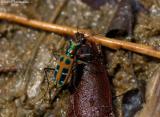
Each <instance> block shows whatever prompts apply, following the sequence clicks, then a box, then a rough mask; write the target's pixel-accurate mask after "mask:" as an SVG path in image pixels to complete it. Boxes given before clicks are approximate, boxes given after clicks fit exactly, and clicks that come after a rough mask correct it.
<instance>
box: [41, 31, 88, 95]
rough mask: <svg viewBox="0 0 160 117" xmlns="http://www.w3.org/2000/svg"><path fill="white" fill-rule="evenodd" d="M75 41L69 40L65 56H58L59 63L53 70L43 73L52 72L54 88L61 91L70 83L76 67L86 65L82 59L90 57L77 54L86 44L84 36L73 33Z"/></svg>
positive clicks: (47, 69) (49, 69) (48, 69)
mask: <svg viewBox="0 0 160 117" xmlns="http://www.w3.org/2000/svg"><path fill="white" fill-rule="evenodd" d="M75 39H76V40H75V41H77V42H74V41H73V40H69V46H68V47H67V49H66V51H65V54H63V55H61V56H60V59H59V62H58V63H57V65H56V67H55V68H44V71H45V73H46V72H47V71H51V70H52V71H54V72H53V73H54V74H53V76H52V80H53V83H54V86H55V88H56V89H58V90H61V89H62V88H63V87H64V86H66V85H68V84H70V83H71V79H72V77H73V74H74V73H73V72H74V71H75V68H76V65H77V64H86V63H87V61H83V60H84V58H88V57H90V56H91V55H90V54H87V53H86V54H82V53H81V54H79V53H78V50H79V49H80V48H81V47H82V46H84V45H85V42H86V39H85V37H84V34H81V33H79V32H77V33H75ZM82 59H83V60H82ZM58 93H59V92H58ZM58 93H57V94H58Z"/></svg>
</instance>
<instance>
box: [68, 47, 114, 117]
mask: <svg viewBox="0 0 160 117" xmlns="http://www.w3.org/2000/svg"><path fill="white" fill-rule="evenodd" d="M92 50H94V58H95V59H94V60H92V61H91V62H90V63H88V64H86V65H85V66H84V69H83V73H82V77H81V81H80V83H79V85H78V87H77V88H76V90H75V92H74V93H73V94H72V95H71V98H70V107H69V112H68V117H112V116H113V112H112V96H111V91H110V84H109V80H108V77H107V73H106V70H105V66H104V65H103V64H102V62H101V58H98V59H96V58H97V56H98V54H97V52H96V51H97V50H95V46H94V48H93V49H92ZM92 59H93V58H92Z"/></svg>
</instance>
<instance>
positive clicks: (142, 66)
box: [0, 0, 160, 117]
mask: <svg viewBox="0 0 160 117" xmlns="http://www.w3.org/2000/svg"><path fill="white" fill-rule="evenodd" d="M63 1H64V0H57V1H56V0H32V1H31V0H28V2H29V3H25V4H24V3H5V4H2V3H1V6H0V11H1V12H7V13H13V14H16V15H19V16H23V17H27V18H31V19H36V20H42V21H46V22H54V23H57V24H60V25H67V26H71V27H77V30H78V29H79V28H87V29H91V30H93V32H94V33H95V34H105V33H106V31H107V28H108V26H109V23H110V21H111V19H112V17H113V15H114V13H115V10H116V8H117V3H116V2H106V3H104V4H103V5H101V6H100V7H99V8H98V9H96V8H91V7H89V6H88V5H87V4H85V3H83V2H82V1H80V0H75V1H73V0H70V1H69V0H68V1H66V3H65V4H64V7H62V8H61V9H60V10H59V12H57V17H56V18H55V19H54V18H53V15H54V14H55V13H56V9H58V7H60V5H61V4H62V2H63ZM108 1H109V0H108ZM140 2H141V3H142V4H143V5H144V6H145V7H146V8H147V9H148V10H149V12H150V13H149V14H145V13H143V12H139V13H138V14H137V15H136V17H137V21H136V25H135V27H134V39H135V40H134V41H135V42H136V43H142V44H146V45H150V46H153V47H155V48H156V49H158V50H159V49H160V1H158V0H152V1H151V0H141V1H140ZM64 38H65V36H59V35H57V34H54V33H49V32H45V31H43V30H36V29H33V28H30V27H25V26H21V25H18V24H15V23H11V22H7V21H4V20H3V21H2V20H1V21H0V67H1V68H4V69H5V68H6V67H12V66H15V67H16V70H17V71H16V72H5V73H3V72H2V73H0V116H1V117H23V116H24V117H36V116H37V117H39V116H42V115H43V116H44V117H50V116H55V117H65V116H66V113H67V109H68V100H69V96H70V94H69V92H68V91H67V90H66V91H64V92H63V93H62V94H60V96H59V98H58V99H57V100H56V101H55V102H54V103H53V104H52V105H51V104H50V103H49V99H50V93H52V92H53V90H52V89H51V87H52V85H53V84H52V81H50V83H49V84H50V85H49V86H48V83H47V80H46V79H45V77H44V71H43V69H44V68H46V67H53V68H54V67H55V65H56V60H57V59H58V57H59V55H60V54H61V53H62V52H63V51H64V50H65V46H66V44H67V41H65V40H64ZM126 40H127V37H126ZM107 51H108V53H109V54H108V56H107V60H108V63H107V65H106V71H107V72H108V75H109V78H110V81H111V87H112V92H113V105H114V111H115V113H116V114H115V115H116V116H118V117H119V116H122V97H123V94H124V93H125V92H127V91H129V90H132V89H134V88H137V87H139V84H140V85H141V82H143V83H144V84H146V85H144V84H143V83H142V84H143V85H144V87H145V86H147V85H148V84H149V83H150V82H149V81H150V79H151V78H153V77H152V76H153V73H154V72H155V71H156V70H157V69H158V67H159V65H160V64H159V63H160V60H158V59H155V58H152V57H148V56H144V55H140V54H137V53H133V58H132V60H130V59H128V51H125V50H118V51H115V50H110V49H108V50H107ZM130 64H132V65H133V66H132V68H130ZM117 66H119V67H118V69H117ZM115 69H116V70H115ZM131 71H132V72H131ZM133 73H134V74H133ZM158 73H159V71H157V72H156V74H158ZM145 92H146V91H144V92H143V93H145ZM121 94H122V95H121ZM144 95H145V94H144ZM51 97H52V96H51ZM144 102H145V101H144ZM144 106H145V105H144Z"/></svg>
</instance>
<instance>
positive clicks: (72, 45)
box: [66, 41, 80, 58]
mask: <svg viewBox="0 0 160 117" xmlns="http://www.w3.org/2000/svg"><path fill="white" fill-rule="evenodd" d="M79 47H80V46H79V44H76V43H74V42H73V41H70V45H69V47H68V49H67V50H66V55H67V56H69V57H71V58H72V57H74V55H75V54H76V52H77V49H78V48H79Z"/></svg>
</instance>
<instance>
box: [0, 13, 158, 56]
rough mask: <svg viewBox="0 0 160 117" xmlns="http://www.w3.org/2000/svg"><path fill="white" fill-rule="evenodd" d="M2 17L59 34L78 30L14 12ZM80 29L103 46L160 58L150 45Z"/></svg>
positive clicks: (0, 15) (4, 14)
mask: <svg viewBox="0 0 160 117" xmlns="http://www.w3.org/2000/svg"><path fill="white" fill-rule="evenodd" d="M0 19H3V20H8V21H12V22H16V23H19V24H22V25H25V26H31V27H33V28H38V29H42V30H46V31H50V32H54V33H58V34H65V35H71V36H72V35H74V34H75V33H76V32H77V29H76V28H71V27H67V26H61V25H57V24H50V23H46V22H42V21H36V20H31V19H27V18H24V17H20V16H16V15H13V14H8V13H0ZM78 31H79V32H81V33H84V34H85V36H86V38H87V39H88V40H89V41H93V42H96V43H98V44H101V45H103V46H106V47H109V48H112V49H120V48H122V49H126V50H130V51H133V52H137V53H141V54H145V55H148V56H152V57H156V58H160V52H159V51H157V50H155V49H154V48H153V47H150V46H146V45H143V44H137V43H132V42H126V41H120V40H116V39H113V38H107V37H104V36H100V35H96V36H92V33H91V31H89V30H84V29H81V30H78Z"/></svg>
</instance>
